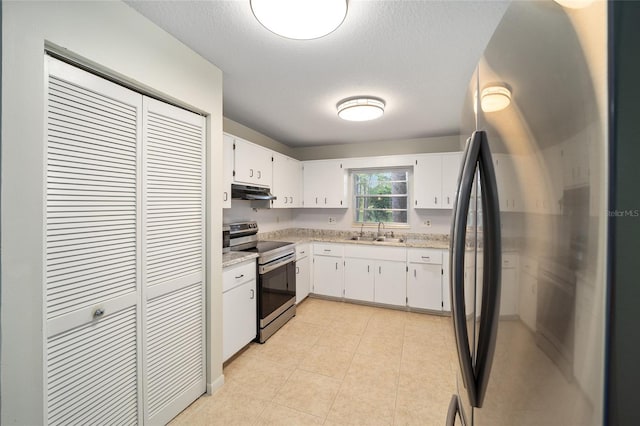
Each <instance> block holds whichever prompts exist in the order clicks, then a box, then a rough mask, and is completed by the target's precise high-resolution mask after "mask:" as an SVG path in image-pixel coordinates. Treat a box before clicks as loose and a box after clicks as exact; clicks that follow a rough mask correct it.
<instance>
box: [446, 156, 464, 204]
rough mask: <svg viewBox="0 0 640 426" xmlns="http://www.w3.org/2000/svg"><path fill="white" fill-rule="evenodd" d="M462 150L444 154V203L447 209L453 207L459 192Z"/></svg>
mask: <svg viewBox="0 0 640 426" xmlns="http://www.w3.org/2000/svg"><path fill="white" fill-rule="evenodd" d="M461 161H462V153H461V152H452V153H450V154H443V155H442V204H441V207H443V208H445V209H453V203H454V201H455V199H456V193H457V192H458V176H459V174H460V167H461V164H460V162H461Z"/></svg>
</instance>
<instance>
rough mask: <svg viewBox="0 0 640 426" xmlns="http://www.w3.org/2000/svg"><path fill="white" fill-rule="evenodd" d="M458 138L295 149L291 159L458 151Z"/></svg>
mask: <svg viewBox="0 0 640 426" xmlns="http://www.w3.org/2000/svg"><path fill="white" fill-rule="evenodd" d="M460 150H461V149H460V137H459V136H458V135H453V136H438V137H433V138H418V139H401V140H392V141H376V142H362V143H353V144H350V143H345V144H340V145H322V146H308V147H296V148H294V149H293V154H292V157H294V158H297V159H298V160H326V159H332V158H352V157H362V156H363V155H364V154H366V155H368V156H380V155H406V154H421V153H429V152H454V151H460Z"/></svg>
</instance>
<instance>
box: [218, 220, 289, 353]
mask: <svg viewBox="0 0 640 426" xmlns="http://www.w3.org/2000/svg"><path fill="white" fill-rule="evenodd" d="M229 228H230V247H231V250H233V251H250V252H255V253H258V330H259V331H258V336H257V340H258V341H259V342H260V343H264V342H265V341H266V340H267V339H268V338H269V337H271V336H272V335H273V334H274V333H275V332H276V331H277V330H278V329H279V328H280V327H282V326H283V325H284V324H286V322H287V321H289V320H290V319H291V318H292V317H294V316H295V314H296V305H295V301H296V271H295V260H296V252H295V244H293V243H287V242H282V241H258V235H257V234H258V224H257V223H256V222H254V221H251V222H238V223H231V224H229Z"/></svg>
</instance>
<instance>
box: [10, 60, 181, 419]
mask: <svg viewBox="0 0 640 426" xmlns="http://www.w3.org/2000/svg"><path fill="white" fill-rule="evenodd" d="M47 63H48V71H49V78H48V84H47V93H46V95H47V98H48V102H47V103H45V105H46V106H47V111H46V115H47V119H46V125H47V133H46V150H45V151H44V152H45V154H46V162H45V163H44V164H45V167H46V169H45V176H46V188H45V189H46V200H45V203H46V209H44V214H45V215H46V216H45V224H46V228H45V229H46V232H45V233H44V235H43V238H44V253H43V255H44V262H45V265H44V266H45V271H43V272H45V273H44V293H45V294H44V298H43V299H42V300H44V316H45V319H46V328H45V332H46V341H45V342H44V345H45V346H44V349H45V351H46V352H45V354H44V356H45V361H44V362H45V364H44V365H45V368H46V370H45V371H44V373H45V380H46V384H45V386H46V392H45V395H46V396H47V401H46V404H45V408H46V410H47V412H46V419H42V421H41V423H47V424H52V425H53V424H88V423H96V422H100V423H104V424H115V423H123V424H124V423H127V424H134V423H142V421H143V419H142V418H139V415H138V414H139V413H141V412H142V411H141V410H140V407H141V406H142V404H143V402H142V398H141V397H142V392H141V389H142V377H143V376H142V375H141V371H140V364H141V362H142V357H141V353H142V345H141V343H142V340H141V339H142V331H141V329H140V324H141V320H140V311H141V304H140V302H141V288H140V285H141V282H140V256H141V253H140V250H139V249H138V247H139V244H140V232H139V223H140V222H139V220H140V218H139V217H138V209H139V203H140V192H141V187H140V184H139V182H140V181H139V176H140V172H141V170H142V168H141V164H140V162H139V161H138V159H139V158H140V152H141V146H142V145H141V143H140V139H141V135H142V125H141V124H142V112H141V110H142V99H143V98H142V95H140V94H138V93H134V92H132V91H130V90H128V89H125V88H124V87H122V86H118V85H116V84H114V83H111V82H109V81H106V80H103V79H101V78H99V77H97V76H95V75H93V74H89V73H87V72H85V71H82V70H80V69H77V68H75V67H72V66H71V65H68V64H65V63H63V62H60V61H57V60H55V59H53V58H50V57H47ZM40 315H41V313H37V314H34V321H35V317H38V318H40ZM3 325H5V323H3ZM16 350H19V349H18V348H16ZM41 365H42V364H40V365H39V366H34V367H33V368H41ZM3 368H4V365H3ZM34 390H35V389H34ZM36 399H37V398H36ZM34 403H35V405H41V404H42V401H40V400H39V401H37V402H34ZM105 407H108V409H107V410H105ZM2 408H3V409H4V410H7V407H6V405H5V406H3V407H2ZM38 410H41V409H40V408H38ZM3 414H4V413H3ZM176 414H177V413H176ZM7 418H9V416H7ZM13 421H14V422H15V423H16V424H19V423H24V422H21V421H20V419H19V418H17V419H16V418H14V419H13Z"/></svg>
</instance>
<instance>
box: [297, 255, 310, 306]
mask: <svg viewBox="0 0 640 426" xmlns="http://www.w3.org/2000/svg"><path fill="white" fill-rule="evenodd" d="M310 291H311V256H310V255H309V244H300V245H298V246H296V304H297V303H300V302H302V301H303V300H304V299H305V298H306V297H307V296H308V295H309V292H310Z"/></svg>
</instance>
